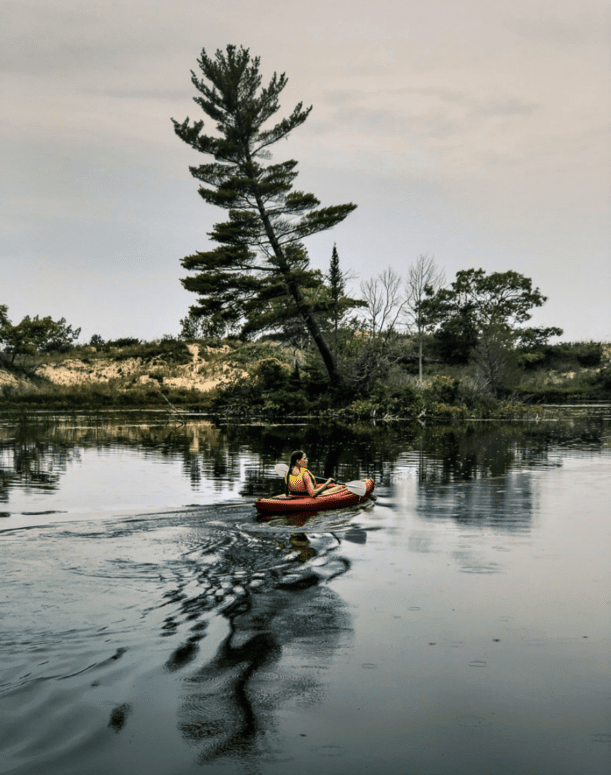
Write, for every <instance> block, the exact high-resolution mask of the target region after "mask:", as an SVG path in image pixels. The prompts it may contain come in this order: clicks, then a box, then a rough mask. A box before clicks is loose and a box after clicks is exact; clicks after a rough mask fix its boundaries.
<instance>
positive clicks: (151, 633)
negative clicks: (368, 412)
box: [0, 413, 610, 775]
mask: <svg viewBox="0 0 611 775" xmlns="http://www.w3.org/2000/svg"><path fill="white" fill-rule="evenodd" d="M605 423H607V424H605ZM295 447H305V448H307V449H308V453H309V456H310V458H311V460H312V461H315V463H316V471H317V473H321V474H323V473H325V474H332V475H335V476H336V477H337V478H340V479H343V480H350V479H357V478H361V477H363V476H364V475H373V476H374V477H375V478H376V479H377V481H378V482H379V485H378V488H377V492H379V493H380V497H379V500H378V501H377V502H376V503H373V504H369V505H368V506H367V507H366V508H363V509H362V510H360V511H358V510H346V511H344V512H339V511H338V512H327V513H324V514H319V515H308V514H302V515H285V516H281V517H272V518H265V519H261V520H260V521H258V520H257V517H256V515H255V512H254V508H253V506H252V503H251V501H250V498H252V497H254V496H256V495H258V494H263V493H265V494H271V493H272V492H273V491H274V489H275V488H278V489H280V486H281V483H280V481H279V480H277V479H276V478H275V477H273V475H272V473H271V471H273V464H274V463H275V462H277V461H278V460H286V458H287V454H288V452H290V451H291V450H292V449H293V448H295ZM569 448H570V449H571V454H572V455H573V456H574V455H576V454H580V452H583V454H584V456H587V455H589V456H590V457H589V458H588V461H587V462H588V464H589V462H590V461H591V460H592V459H593V457H592V456H593V454H594V452H596V453H597V454H598V453H601V452H607V453H608V451H609V449H610V440H609V432H608V422H607V420H604V419H600V418H596V417H582V418H579V421H578V422H577V421H576V420H574V419H571V418H567V419H566V420H563V421H561V422H558V421H555V422H550V423H548V424H544V423H541V424H539V425H536V424H532V425H529V424H523V425H518V424H515V425H507V424H494V425H493V424H489V425H483V424H482V425H479V426H478V425H475V424H473V425H464V426H450V427H428V428H421V427H420V426H418V427H416V428H412V427H403V426H401V427H381V426H378V427H376V426H365V425H363V426H354V427H350V428H344V427H339V426H334V427H331V426H325V425H323V424H320V425H317V426H307V427H306V426H284V427H281V426H276V427H261V426H259V427H246V426H232V427H224V426H220V425H215V424H214V423H212V422H210V421H202V420H193V421H192V422H191V421H189V422H188V423H186V424H184V425H180V426H179V425H176V424H174V425H172V424H167V423H164V422H162V421H160V420H159V418H158V417H157V416H155V415H154V414H136V413H133V414H128V413H124V414H120V415H116V416H110V415H103V414H100V415H95V416H84V415H82V416H74V417H69V416H65V417H59V418H45V417H42V416H40V417H38V418H34V419H32V418H21V419H17V420H14V419H10V418H4V420H0V461H1V474H2V483H3V485H2V486H3V488H4V489H3V492H4V495H5V499H4V502H5V503H10V502H11V498H12V496H14V495H15V494H16V493H17V492H18V491H19V492H20V493H21V494H22V495H23V496H24V499H23V503H26V502H27V497H31V498H35V496H36V495H37V494H39V493H48V492H53V493H56V494H57V496H58V499H57V501H56V502H57V504H58V507H61V506H62V504H63V503H65V500H64V501H62V498H64V499H65V498H66V495H65V492H66V488H67V486H68V483H69V482H70V481H71V477H72V476H73V473H74V472H75V471H76V472H80V471H81V470H83V471H86V470H87V469H88V467H89V468H91V466H92V465H94V463H95V461H96V460H98V462H99V465H98V468H97V473H96V476H100V475H106V474H105V473H104V472H106V470H107V468H109V467H110V466H111V464H112V463H113V462H117V461H116V460H115V458H117V459H118V466H116V467H115V468H113V469H112V470H113V472H116V471H117V470H119V468H121V467H123V468H124V469H125V475H126V481H127V482H128V486H129V488H131V489H134V481H135V478H134V477H135V474H136V473H137V471H140V470H142V471H143V473H142V476H141V478H140V479H139V480H138V481H139V482H141V483H144V485H145V486H147V487H151V486H152V482H153V480H154V479H157V478H159V477H160V471H163V472H167V471H168V470H171V471H178V472H179V474H180V476H179V477H177V479H180V483H181V484H185V483H186V488H187V490H188V491H190V493H195V495H194V496H193V501H195V502H198V501H201V500H202V499H203V495H204V494H205V493H207V492H210V491H212V492H214V491H216V492H222V493H226V492H227V486H228V483H229V484H231V485H232V486H234V487H235V488H236V490H235V492H236V493H237V494H241V496H242V497H238V495H237V494H236V495H235V497H234V499H233V500H231V501H229V502H228V501H227V500H225V501H223V502H220V503H214V504H212V505H203V506H202V505H199V506H197V507H194V508H183V509H175V510H174V511H172V512H169V511H164V512H163V513H161V512H159V511H157V512H155V513H153V514H150V513H149V514H148V515H144V516H143V515H142V514H141V513H140V516H138V517H132V518H130V519H125V518H122V519H114V518H113V519H109V520H107V521H103V520H102V519H98V518H97V517H99V512H94V513H93V515H92V516H91V517H89V518H88V521H81V522H79V523H78V524H74V523H73V524H72V525H69V524H62V525H49V524H46V523H45V526H44V527H37V528H33V529H31V530H19V529H14V530H12V531H11V530H6V531H5V532H2V533H0V539H1V540H2V542H3V546H2V549H3V562H4V565H3V576H2V584H3V600H4V602H3V604H2V607H1V608H0V616H1V618H2V628H1V632H0V649H1V650H2V654H3V662H4V665H3V675H2V678H1V679H0V748H2V755H3V756H4V755H5V754H6V756H7V761H8V767H9V768H11V769H9V771H11V772H14V773H19V775H26V774H27V775H38V773H39V772H49V773H55V772H57V773H62V775H71V774H72V773H74V774H75V775H76V773H79V775H80V773H82V772H89V773H92V774H94V775H97V773H98V772H100V773H101V772H102V771H104V772H105V771H113V772H121V773H123V772H125V773H127V772H139V771H146V772H148V773H150V774H151V775H157V773H159V774H160V775H161V773H165V772H181V773H185V774H186V773H194V772H196V771H198V769H195V767H199V766H201V765H214V766H217V765H218V767H219V769H220V768H221V767H229V768H231V767H232V766H234V769H235V767H240V766H243V768H244V770H245V771H248V768H250V771H253V772H254V771H261V772H272V771H276V770H277V769H278V764H280V757H281V756H287V757H288V758H290V759H291V760H292V761H293V763H295V762H298V763H299V765H298V766H299V767H301V770H303V771H305V770H306V769H307V770H308V771H309V770H311V769H312V768H314V769H316V770H317V771H319V772H324V773H325V775H326V773H329V774H330V773H335V772H337V771H346V772H348V771H350V772H362V771H364V769H365V768H370V764H371V761H376V762H377V761H385V760H386V759H385V757H387V759H388V761H392V762H393V764H394V763H395V762H396V763H398V765H400V767H399V768H400V769H405V767H408V769H409V766H410V764H412V765H413V763H414V761H418V762H419V769H421V770H422V771H426V772H433V771H435V772H437V771H439V772H441V771H447V769H446V768H447V762H450V761H453V762H455V763H456V766H455V767H454V769H452V770H451V771H452V772H454V773H456V775H463V773H466V772H484V771H486V769H485V768H486V766H488V765H489V762H490V761H492V758H491V757H493V756H495V755H497V754H499V752H500V754H499V756H500V758H498V759H495V760H494V761H495V766H497V768H498V765H499V762H501V764H503V763H505V762H506V764H507V767H508V768H509V769H510V770H511V771H516V772H518V771H520V772H523V771H525V772H529V773H531V772H533V770H534V768H531V769H530V770H528V769H527V770H524V768H523V767H521V766H520V763H522V760H523V759H525V758H528V756H530V755H532V754H533V752H535V755H534V756H533V757H532V761H533V762H534V761H536V762H537V765H539V763H540V764H541V767H540V769H541V768H542V769H546V770H549V771H554V772H558V773H562V775H571V772H572V771H580V772H587V773H588V775H597V773H598V772H602V771H604V769H603V768H600V767H599V768H598V769H596V767H598V760H597V761H594V760H592V761H591V763H590V764H591V766H590V767H589V768H585V769H584V768H583V767H576V768H573V770H570V769H569V765H572V764H574V761H569V760H568V759H567V762H568V764H567V768H566V769H565V770H563V769H562V768H560V769H559V768H558V767H554V766H553V765H554V764H557V762H556V761H555V760H554V759H553V756H552V755H551V754H550V751H552V752H553V751H555V750H556V748H555V744H556V742H557V740H556V738H555V737H554V735H552V734H550V733H549V731H548V730H547V729H543V728H538V727H537V721H538V719H541V718H543V719H551V720H552V721H551V723H550V728H551V726H552V725H555V727H554V728H555V729H556V730H557V731H558V730H560V731H561V732H562V736H563V739H564V738H567V737H570V736H571V735H574V736H575V735H577V734H578V733H579V734H582V732H584V729H585V728H584V729H580V728H579V724H581V725H584V724H586V722H585V721H583V719H584V718H588V713H591V710H590V709H591V708H592V707H594V708H596V709H600V708H601V707H602V701H601V699H600V696H601V695H600V686H601V685H602V681H603V676H604V671H605V669H606V667H603V659H602V658H601V657H600V655H601V654H604V657H605V658H606V656H607V653H606V652H605V645H604V643H605V641H604V637H605V632H606V631H605V629H604V624H603V623H602V622H601V617H600V611H601V610H604V601H605V600H606V599H607V597H608V594H607V589H608V586H607V585H606V584H605V581H606V577H605V575H604V573H605V567H606V566H608V557H607V556H606V554H605V551H604V547H603V546H602V544H600V543H599V542H600V536H601V535H603V534H604V530H603V529H602V528H603V526H604V525H605V524H606V522H605V521H604V520H606V511H605V509H606V506H607V504H608V478H607V479H604V476H603V474H605V473H608V470H609V462H608V460H609V458H608V455H607V460H606V462H605V464H604V466H603V465H602V464H600V465H601V467H600V468H599V469H595V467H594V469H595V470H590V469H586V466H585V465H584V467H583V469H581V470H579V471H578V472H577V473H575V474H574V478H573V479H572V480H571V479H570V478H569V476H568V474H570V473H571V465H573V464H574V457H573V458H572V459H571V464H570V465H567V466H566V468H563V467H562V466H564V465H565V461H566V460H567V459H570V455H569V454H568V453H567V450H568V449H569ZM126 452H129V454H124V453H126ZM96 455H98V456H99V459H98V458H96ZM160 463H161V464H162V465H160ZM94 468H95V466H94ZM556 468H558V470H555V469H556ZM586 473H587V474H588V475H589V485H588V487H589V489H588V492H589V494H590V493H591V494H593V495H596V494H597V497H598V500H596V498H595V497H594V498H592V502H593V503H594V504H596V503H598V504H603V505H602V511H600V508H601V507H600V506H599V507H597V506H596V505H594V506H592V505H591V504H589V506H588V508H589V509H591V510H593V513H594V516H591V515H590V514H584V518H583V521H580V522H579V524H578V523H577V521H576V520H574V519H573V515H574V513H575V503H579V498H580V497H581V491H580V490H578V489H577V488H576V486H575V482H577V484H578V485H579V486H582V482H583V481H584V476H585V475H586ZM42 475H46V478H45V476H42ZM80 475H81V474H79V476H80ZM75 478H76V481H77V482H82V481H87V482H89V485H90V484H91V481H92V480H91V479H82V480H79V479H78V476H76V477H75ZM110 484H111V488H112V489H114V490H115V491H119V495H120V497H126V493H127V492H128V490H125V491H121V490H120V486H119V484H120V483H119V482H117V481H111V483H110ZM89 485H88V486H89ZM548 485H551V486H548ZM78 486H82V485H81V484H80V483H79V484H78ZM175 486H178V484H176V485H175ZM104 487H105V488H106V489H109V487H108V481H105V483H104ZM562 487H564V489H561V488H562ZM49 488H52V489H51V490H49ZM571 488H573V490H571ZM597 488H598V489H597ZM605 488H606V489H605ZM97 492H98V491H96V497H98V496H97ZM99 493H100V494H101V496H104V497H108V493H107V492H106V490H105V489H104V488H102V489H100V490H99ZM550 493H551V494H552V495H553V500H552V502H551V504H550V503H549V502H548V505H547V508H548V512H547V516H548V518H547V522H546V524H544V523H545V520H543V519H538V518H537V517H538V516H540V515H541V514H542V513H543V510H544V507H545V499H546V498H548V499H549V497H550ZM576 493H577V494H576ZM26 496H27V497H26ZM101 496H100V497H101ZM155 497H157V495H155ZM571 498H572V500H571ZM565 500H566V501H567V502H568V503H569V505H568V506H567V507H566V511H564V512H563V508H564V502H565ZM98 507H101V501H100V502H99V503H98ZM596 508H599V512H596V511H595V509H596ZM550 512H552V513H553V516H554V520H550V518H549V513H550ZM603 512H604V513H603ZM0 513H1V512H0ZM557 513H560V517H559V518H558V519H556V514H557ZM597 514H598V516H597ZM601 515H602V516H601ZM588 520H590V522H589V523H588ZM597 520H598V522H597ZM50 521H51V520H49V522H50ZM10 522H11V520H10V518H9V519H3V525H2V526H3V527H5V523H10ZM41 522H43V523H44V520H41ZM41 522H39V523H38V524H41ZM542 525H543V527H542ZM588 525H589V527H588ZM588 530H589V531H590V532H588ZM525 535H526V537H524V536H525ZM593 535H594V536H596V538H595V539H592V536H593ZM504 552H506V554H503V553H504ZM603 558H604V559H603ZM509 560H511V562H509ZM586 565H587V567H588V572H587V573H584V572H583V569H584V567H585V566H586ZM501 573H502V575H501ZM334 582H335V583H334ZM524 601H527V603H528V604H527V605H526V604H524ZM604 665H606V662H605V663H604ZM471 668H480V669H478V670H473V669H471ZM597 692H598V693H597ZM406 698H408V700H409V701H406ZM575 703H577V704H576V705H575ZM579 703H581V704H579ZM575 708H577V709H576V710H575ZM584 709H585V710H584ZM596 712H598V710H597V711H596ZM560 713H563V714H564V717H561V716H560V715H558V714H560ZM554 714H556V715H554ZM388 718H392V719H393V724H392V725H391V727H389V726H388ZM602 718H603V717H602V713H599V715H598V716H596V714H594V717H593V720H592V721H591V722H590V721H588V722H587V723H588V724H589V725H590V726H589V727H588V728H587V729H585V733H584V734H583V735H582V737H583V740H585V742H584V743H583V748H582V749H580V750H581V752H582V753H581V758H580V759H579V763H580V764H581V763H582V762H583V761H584V760H587V758H586V757H587V756H591V753H590V752H588V751H585V750H584V749H585V747H586V746H587V745H588V744H589V741H590V740H592V741H597V745H605V744H606V743H605V741H606V740H607V738H606V737H605V735H606V734H607V732H606V726H605V725H604V724H603V722H602V721H601V719H602ZM452 719H454V721H452ZM486 725H489V726H490V727H492V733H491V734H490V735H489V736H488V737H485V736H483V735H482V736H481V737H480V738H478V741H477V743H478V744H477V745H474V744H473V741H474V738H473V737H472V730H473V729H477V730H480V732H481V730H482V728H483V727H484V726H486ZM391 728H392V733H393V734H392V736H389V734H388V730H389V729H391ZM465 729H466V730H467V731H466V732H465V731H464V730H465ZM516 730H517V731H516ZM576 730H577V731H576ZM302 733H303V734H302ZM306 733H307V736H306ZM512 735H513V737H512ZM558 735H560V732H559V731H558ZM154 736H158V737H159V745H158V746H156V747H154V746H151V739H152V738H153V737H154ZM302 737H303V740H302ZM306 737H307V740H306ZM529 740H530V743H531V748H530V751H529V752H528V745H524V741H526V743H528V741H529ZM541 740H544V741H546V742H545V745H546V746H548V748H547V749H546V751H545V752H544V754H541V755H539V751H540V750H541V749H540V748H539V747H538V746H541ZM580 740H581V738H580ZM310 741H311V742H310ZM406 741H407V743H406ZM598 741H602V742H598ZM302 743H303V745H302ZM459 743H460V746H459V748H460V751H459V754H460V755H459V754H457V753H456V750H457V749H456V747H455V746H456V745H458V744H459ZM406 745H407V746H408V747H409V752H408V753H406V751H407V748H406ZM578 745H582V743H581V742H580V741H578ZM444 746H445V748H444ZM591 747H592V746H590V748H591ZM441 749H443V756H444V757H446V755H447V758H446V759H445V761H443V760H442V759H441V758H439V756H441V755H442V754H440V753H439V752H440V750H441ZM431 751H433V753H432V754H431ZM525 751H526V752H527V753H525ZM185 752H186V753H185ZM278 752H280V753H278ZM330 752H332V753H333V754H335V753H336V752H341V753H340V754H338V756H339V755H341V756H343V757H344V758H343V761H342V762H341V763H340V762H337V764H339V765H340V766H339V768H338V767H337V766H332V765H334V764H336V763H329V764H328V765H327V764H326V763H325V761H326V760H324V758H322V759H321V757H324V756H327V755H328V756H330V755H331V753H330ZM412 752H414V756H415V758H414V759H413V760H412V757H411V753H412ZM501 754H502V756H501ZM350 757H352V758H350ZM478 757H480V758H479V760H478ZM599 758H600V757H599ZM482 761H483V764H482ZM575 761H577V759H575ZM194 762H197V765H194ZM548 763H551V766H544V765H547V764H548ZM268 765H269V766H268ZM295 766H297V765H295ZM503 766H505V765H504V764H503ZM266 768H267V769H266ZM301 770H299V771H301ZM240 771H241V770H240Z"/></svg>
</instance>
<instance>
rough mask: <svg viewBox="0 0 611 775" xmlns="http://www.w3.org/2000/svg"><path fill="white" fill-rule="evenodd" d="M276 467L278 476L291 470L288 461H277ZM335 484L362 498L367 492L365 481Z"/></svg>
mask: <svg viewBox="0 0 611 775" xmlns="http://www.w3.org/2000/svg"><path fill="white" fill-rule="evenodd" d="M274 468H275V470H276V473H277V474H278V476H284V475H285V474H286V472H287V471H288V470H289V467H288V466H287V465H286V463H276V465H275V466H274ZM317 478H319V477H317ZM325 481H326V480H325ZM335 484H341V485H343V486H344V487H345V488H346V489H347V490H350V492H353V493H354V494H355V495H359V496H360V497H361V498H362V497H363V495H366V494H367V485H366V484H365V482H346V483H344V482H335Z"/></svg>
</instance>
